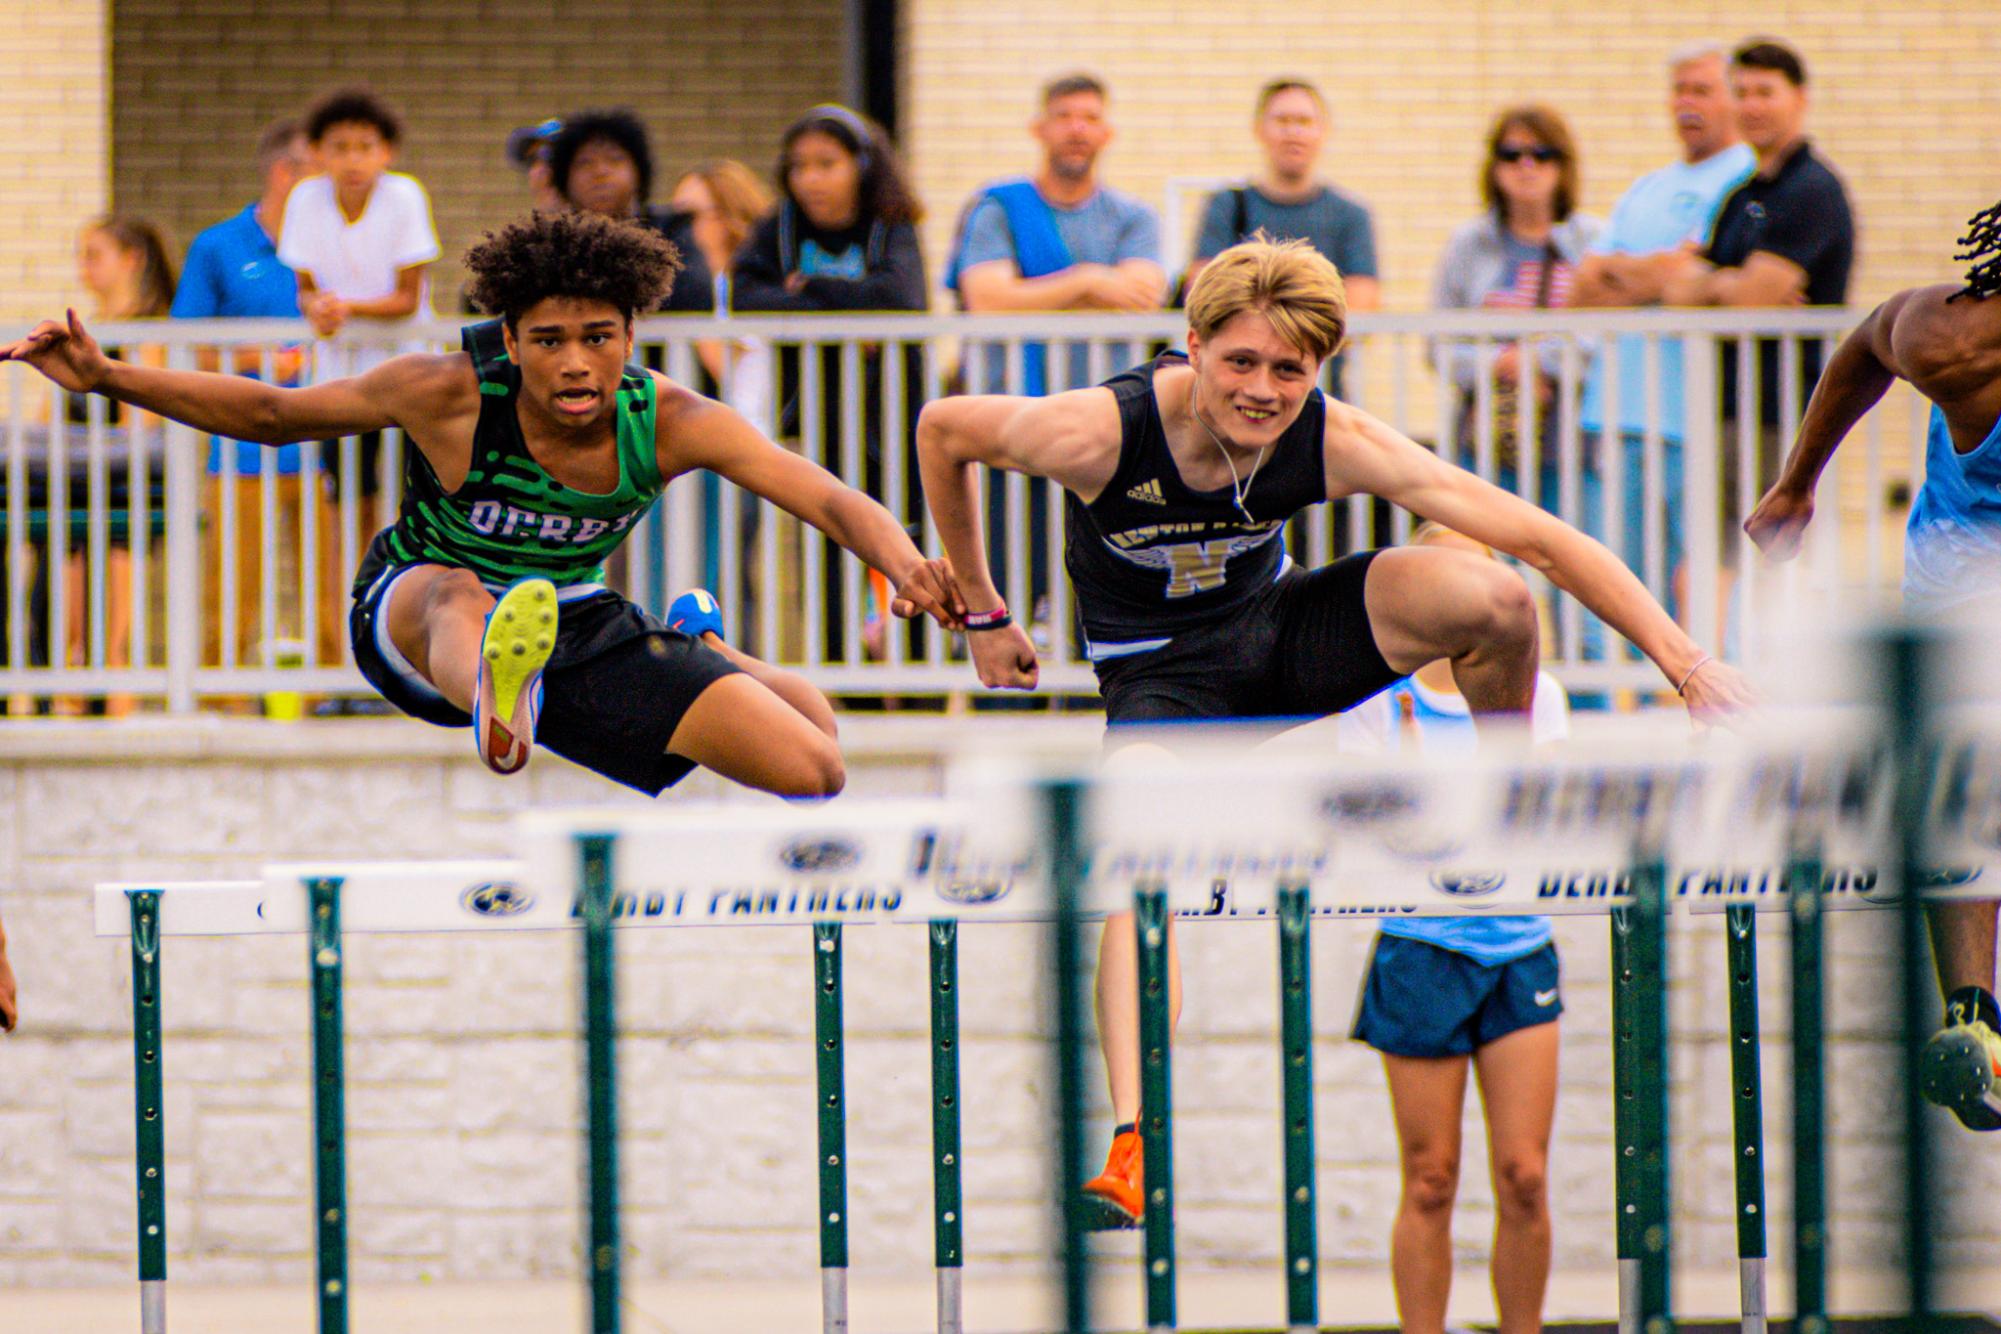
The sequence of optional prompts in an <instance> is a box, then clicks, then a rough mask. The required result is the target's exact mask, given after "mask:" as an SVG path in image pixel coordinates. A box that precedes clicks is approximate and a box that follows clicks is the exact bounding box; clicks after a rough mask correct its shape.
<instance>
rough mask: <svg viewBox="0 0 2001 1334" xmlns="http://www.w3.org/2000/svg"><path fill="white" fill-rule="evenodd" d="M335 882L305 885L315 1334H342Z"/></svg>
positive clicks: (342, 1148) (342, 1094)
mask: <svg viewBox="0 0 2001 1334" xmlns="http://www.w3.org/2000/svg"><path fill="white" fill-rule="evenodd" d="M340 887H341V877H339V876H314V877H313V878H311V879H309V880H307V881H306V901H307V908H308V918H307V921H308V923H309V926H308V931H307V941H308V945H309V947H310V950H311V954H310V956H309V963H310V965H311V970H312V973H311V975H312V980H313V981H312V1005H313V1181H314V1210H315V1212H314V1226H315V1231H316V1233H317V1236H318V1247H317V1257H318V1259H317V1265H318V1271H317V1272H318V1287H317V1300H318V1303H319V1329H320V1334H347V1309H348V1277H347V1098H346V1079H347V1074H346V1069H345V1060H344V1058H343V1055H342V1050H341V1048H342V1043H343V1041H344V1040H345V1038H344V1034H343V1031H342V1024H341V1004H342V1002H341V939H340Z"/></svg>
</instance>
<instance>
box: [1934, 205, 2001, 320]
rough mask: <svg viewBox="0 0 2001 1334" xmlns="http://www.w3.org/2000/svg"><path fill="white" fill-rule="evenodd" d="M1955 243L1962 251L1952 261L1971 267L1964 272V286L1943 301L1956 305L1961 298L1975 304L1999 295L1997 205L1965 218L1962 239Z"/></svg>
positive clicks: (2000, 210)
mask: <svg viewBox="0 0 2001 1334" xmlns="http://www.w3.org/2000/svg"><path fill="white" fill-rule="evenodd" d="M1959 243H1960V244H1961V245H1962V246H1965V247H1966V248H1965V249H1964V250H1961V251H1959V252H1958V253H1956V254H1954V255H1953V258H1954V259H1956V260H1961V261H1970V262H1972V264H1973V267H1972V268H1970V269H1968V270H1967V271H1966V286H1964V287H1962V288H1960V289H1959V290H1958V291H1957V292H1954V293H1953V294H1952V295H1951V296H1949V297H1947V298H1946V300H1948V301H1957V300H1959V299H1960V298H1961V297H1963V296H1970V297H1973V298H1974V299H1975V300H1979V299H1980V298H1982V297H1989V296H1994V295H1997V294H2001V203H1996V204H1994V205H1992V206H1991V207H1989V208H1985V209H1982V210H1981V211H1980V212H1978V213H1976V214H1974V215H1973V216H1972V217H1970V218H1968V219H1967V220H1966V235H1964V236H1962V237H1960V238H1959Z"/></svg>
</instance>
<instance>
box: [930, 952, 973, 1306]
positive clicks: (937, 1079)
mask: <svg viewBox="0 0 2001 1334" xmlns="http://www.w3.org/2000/svg"><path fill="white" fill-rule="evenodd" d="M959 1152H960V1147H959V924H958V923H957V922H955V921H953V920H951V919H950V918H940V919H938V920H936V921H934V922H932V923H931V1213H932V1228H933V1230H934V1236H935V1239H936V1243H937V1256H936V1260H935V1263H936V1264H937V1267H938V1334H962V1331H963V1330H964V1329H965V1307H964V1299H963V1297H962V1295H961V1292H960V1284H959V1279H960V1267H961V1266H962V1265H963V1264H964V1263H965V1234H964V1225H963V1222H962V1219H961V1213H962V1211H963V1209H964V1192H963V1190H962V1189H961V1186H960V1174H959Z"/></svg>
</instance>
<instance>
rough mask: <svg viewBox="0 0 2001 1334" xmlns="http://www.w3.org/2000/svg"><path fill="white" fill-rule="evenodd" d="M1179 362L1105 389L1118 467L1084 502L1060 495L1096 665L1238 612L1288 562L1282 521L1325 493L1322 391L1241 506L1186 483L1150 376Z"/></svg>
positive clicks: (1138, 370) (1230, 496)
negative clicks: (1112, 410) (1116, 436)
mask: <svg viewBox="0 0 2001 1334" xmlns="http://www.w3.org/2000/svg"><path fill="white" fill-rule="evenodd" d="M1187 360H1188V358H1187V356H1186V355H1185V354H1183V353H1180V352H1166V353H1163V354H1162V355H1160V356H1159V357H1156V358H1155V359H1154V360H1152V361H1150V362H1147V363H1146V364H1145V365H1143V366H1136V367H1134V368H1133V369H1132V370H1129V371H1126V372H1124V373H1122V374H1120V375H1115V376H1113V377H1112V378H1111V379H1109V380H1107V381H1106V382H1105V384H1104V386H1103V387H1104V388H1106V389H1109V390H1111V391H1112V393H1113V395H1114V396H1115V397H1116V398H1117V399H1118V405H1119V426H1120V432H1121V440H1120V445H1119V463H1118V471H1116V472H1115V473H1113V474H1112V480H1111V481H1110V482H1109V483H1107V484H1106V486H1105V489H1104V490H1103V491H1101V492H1099V493H1098V498H1097V499H1096V500H1093V501H1091V502H1089V503H1088V504H1087V503H1085V501H1083V500H1082V499H1081V498H1079V497H1078V496H1076V495H1075V494H1070V493H1066V499H1065V502H1064V504H1065V510H1066V519H1067V524H1066V528H1065V534H1064V548H1063V561H1064V565H1065V566H1066V567H1067V568H1068V570H1069V572H1070V582H1071V583H1072V585H1074V586H1075V588H1076V590H1077V606H1078V610H1079V613H1080V615H1081V616H1082V619H1083V622H1084V634H1085V638H1086V641H1087V648H1088V651H1089V654H1090V656H1091V657H1092V658H1093V659H1099V658H1104V657H1116V656H1120V655H1121V654H1126V653H1133V652H1137V651H1140V650H1142V649H1146V648H1157V647H1159V646H1160V645H1161V644H1164V643H1165V642H1167V640H1168V639H1170V638H1172V637H1173V636H1175V635H1177V634H1180V633H1182V632H1183V631H1186V630H1192V629H1194V628H1196V627H1197V626H1201V625H1207V624H1210V623H1212V622H1214V621H1217V620H1220V619H1222V618H1223V617H1225V616H1227V615H1228V614H1229V613H1231V612H1232V611H1234V610H1236V609H1237V608H1239V607H1242V606H1243V605H1244V604H1245V603H1246V602H1247V601H1249V600H1250V599H1251V598H1252V597H1253V596H1254V595H1255V594H1256V593H1257V591H1258V590H1259V589H1262V588H1264V587H1266V586H1267V585H1269V584H1270V583H1271V582H1272V581H1273V580H1274V579H1276V578H1277V577H1278V575H1279V571H1280V570H1281V569H1283V568H1284V566H1285V565H1286V563H1287V562H1286V555H1285V538H1284V528H1285V523H1286V520H1288V519H1290V518H1291V517H1292V516H1293V515H1294V514H1296V513H1298V512H1299V511H1300V510H1302V509H1305V508H1306V507H1307V506H1309V505H1316V504H1318V503H1320V502H1321V501H1323V500H1325V499H1326V498H1327V474H1326V465H1325V463H1324V462H1323V457H1324V446H1323V437H1324V436H1325V434H1326V428H1327V403H1326V400H1325V399H1324V398H1323V397H1322V396H1321V393H1320V391H1319V390H1318V389H1315V390H1313V391H1312V393H1311V394H1309V395H1308V396H1307V400H1306V403H1305V405H1304V406H1303V407H1302V408H1301V409H1300V413H1299V417H1298V418H1297V420H1295V421H1294V422H1293V424H1292V425H1291V427H1290V428H1288V429H1287V430H1286V432H1285V433H1284V434H1283V435H1281V436H1280V437H1279V438H1278V440H1277V442H1276V443H1274V444H1273V445H1272V446H1271V447H1270V450H1269V451H1268V453H1267V455H1266V457H1265V458H1264V459H1263V460H1262V462H1261V463H1260V465H1259V466H1258V469H1257V473H1256V475H1255V477H1253V478H1252V479H1251V481H1250V486H1249V489H1248V490H1247V491H1246V492H1245V493H1244V497H1243V505H1242V508H1239V506H1238V499H1237V497H1238V488H1236V487H1221V488H1218V489H1217V490H1214V491H1197V490H1195V489H1194V488H1193V487H1190V486H1188V485H1187V484H1186V483H1185V482H1183V481H1182V480H1181V472H1180V469H1179V468H1177V467H1176V466H1175V462H1174V455H1173V454H1172V452H1171V451H1169V449H1168V447H1167V436H1166V433H1165V432H1164V431H1163V430H1162V429H1161V423H1160V408H1159V402H1158V400H1157V399H1156V398H1155V397H1154V388H1153V377H1154V372H1155V371H1156V370H1158V369H1159V368H1160V367H1162V366H1178V365H1185V364H1186V363H1187Z"/></svg>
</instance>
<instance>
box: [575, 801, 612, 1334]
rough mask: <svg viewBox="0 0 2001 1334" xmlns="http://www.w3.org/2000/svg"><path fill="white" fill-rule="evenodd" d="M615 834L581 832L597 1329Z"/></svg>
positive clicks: (590, 1254)
mask: <svg viewBox="0 0 2001 1334" xmlns="http://www.w3.org/2000/svg"><path fill="white" fill-rule="evenodd" d="M613 841H614V840H613V835H611V834H580V835H578V836H577V851H578V856H579V857H580V858H581V861H582V872H583V876H582V885H583V893H582V895H581V896H580V897H581V898H582V900H583V904H582V906H583V918H584V947H583V948H584V959H583V963H584V1109H585V1118H586V1120H587V1122H588V1130H587V1132H586V1135H587V1147H586V1152H587V1154H588V1162H589V1169H588V1180H589V1182H590V1207H589V1211H588V1212H589V1222H588V1224H587V1225H586V1226H587V1232H586V1236H585V1249H584V1273H585V1275H586V1276H587V1281H588V1282H589V1284H590V1294H591V1334H618V1327H619V1309H618V1302H619V1241H618V1066H617V1061H618V1009H617V1002H618V974H617V960H616V958H615V957H614V955H613V931H612V925H611V923H612V912H613V894H612V883H613V874H614V868H613V864H612V850H613Z"/></svg>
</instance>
